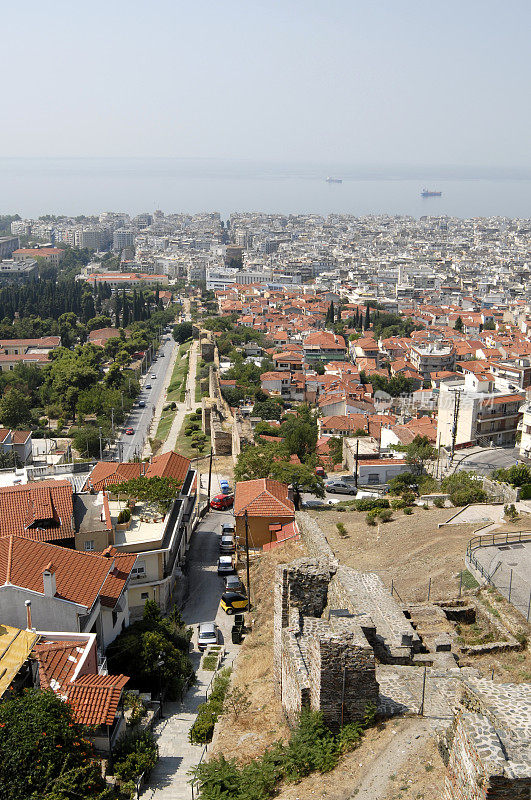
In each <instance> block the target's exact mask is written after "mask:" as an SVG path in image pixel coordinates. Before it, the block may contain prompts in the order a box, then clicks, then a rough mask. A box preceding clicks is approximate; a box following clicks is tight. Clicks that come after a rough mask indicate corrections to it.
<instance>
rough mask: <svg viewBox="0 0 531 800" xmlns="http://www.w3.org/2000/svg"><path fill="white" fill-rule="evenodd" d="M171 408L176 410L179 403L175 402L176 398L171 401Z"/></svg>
mask: <svg viewBox="0 0 531 800" xmlns="http://www.w3.org/2000/svg"><path fill="white" fill-rule="evenodd" d="M170 408H171V410H172V411H175V409H176V408H177V403H176V402H175V400H174V401H173V402H172V403H170Z"/></svg>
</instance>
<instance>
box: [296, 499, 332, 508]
mask: <svg viewBox="0 0 531 800" xmlns="http://www.w3.org/2000/svg"><path fill="white" fill-rule="evenodd" d="M327 505H328V503H327V502H326V500H303V501H302V503H301V508H323V507H324V506H327Z"/></svg>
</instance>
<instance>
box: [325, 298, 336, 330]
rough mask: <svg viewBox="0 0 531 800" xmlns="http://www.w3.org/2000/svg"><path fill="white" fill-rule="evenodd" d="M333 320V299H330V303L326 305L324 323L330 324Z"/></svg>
mask: <svg viewBox="0 0 531 800" xmlns="http://www.w3.org/2000/svg"><path fill="white" fill-rule="evenodd" d="M334 320H335V313H334V301H333V300H331V301H330V305H329V306H328V310H327V312H326V317H325V325H331V324H332V323H333V322H334Z"/></svg>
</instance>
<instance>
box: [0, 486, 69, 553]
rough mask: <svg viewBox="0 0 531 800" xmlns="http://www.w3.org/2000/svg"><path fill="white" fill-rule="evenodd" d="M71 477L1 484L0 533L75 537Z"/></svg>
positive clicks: (41, 537)
mask: <svg viewBox="0 0 531 800" xmlns="http://www.w3.org/2000/svg"><path fill="white" fill-rule="evenodd" d="M73 514H74V509H73V501H72V484H71V483H70V481H66V480H65V481H53V480H50V481H39V482H36V483H26V484H23V485H21V486H3V487H1V488H0V536H9V535H11V534H13V535H16V536H26V537H28V538H31V539H35V540H36V541H39V542H50V541H56V540H58V539H71V538H73V536H74V528H73Z"/></svg>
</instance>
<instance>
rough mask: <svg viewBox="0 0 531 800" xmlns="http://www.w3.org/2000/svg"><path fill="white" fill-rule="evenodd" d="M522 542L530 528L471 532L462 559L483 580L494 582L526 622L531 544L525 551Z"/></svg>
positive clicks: (529, 535) (529, 536) (530, 592)
mask: <svg viewBox="0 0 531 800" xmlns="http://www.w3.org/2000/svg"><path fill="white" fill-rule="evenodd" d="M525 542H531V531H516V532H515V533H488V534H483V535H482V536H474V537H472V539H470V541H469V543H468V545H467V549H466V563H467V566H470V567H471V568H472V569H473V570H475V571H476V573H479V575H480V576H481V577H482V578H484V579H485V580H486V581H487V583H490V584H492V585H493V586H495V587H496V589H497V590H498V591H499V592H500V594H502V595H503V596H504V597H505V598H506V599H507V600H508V601H509V603H512V604H513V606H514V607H515V608H516V609H518V611H520V613H521V614H523V616H524V617H525V618H526V619H527V621H528V622H529V617H530V612H531V571H530V569H529V562H530V561H531V548H529V550H528V551H527V552H526V550H525V547H524V543H525ZM488 548H496V549H495V550H494V551H493V550H492V549H488ZM519 555H520V558H519V557H518V556H519ZM507 558H509V559H511V560H507Z"/></svg>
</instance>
